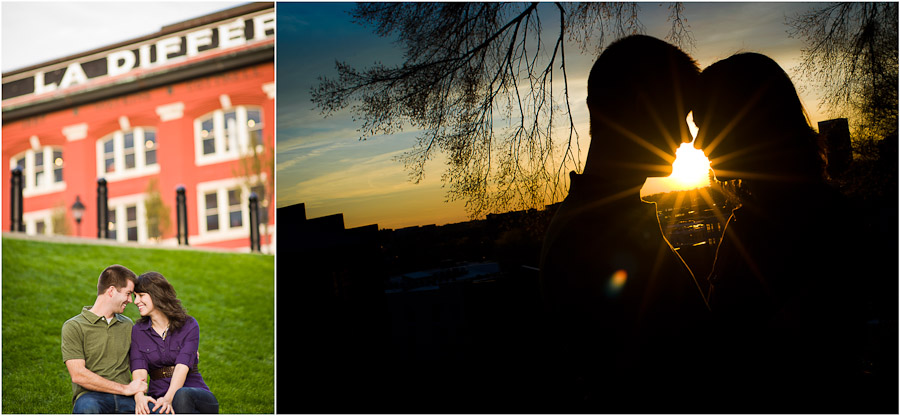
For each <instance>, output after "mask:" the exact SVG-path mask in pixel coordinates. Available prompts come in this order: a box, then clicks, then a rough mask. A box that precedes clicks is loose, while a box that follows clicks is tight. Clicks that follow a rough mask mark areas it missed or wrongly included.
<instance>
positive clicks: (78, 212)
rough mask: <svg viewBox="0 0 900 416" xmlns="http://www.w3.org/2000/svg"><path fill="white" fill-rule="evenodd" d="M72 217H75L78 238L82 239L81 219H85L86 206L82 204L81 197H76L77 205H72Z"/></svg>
mask: <svg viewBox="0 0 900 416" xmlns="http://www.w3.org/2000/svg"><path fill="white" fill-rule="evenodd" d="M72 216H73V217H75V228H76V230H77V233H76V236H78V237H81V219H82V218H83V217H84V204H82V203H81V197H80V196H78V195H75V203H74V204H72Z"/></svg>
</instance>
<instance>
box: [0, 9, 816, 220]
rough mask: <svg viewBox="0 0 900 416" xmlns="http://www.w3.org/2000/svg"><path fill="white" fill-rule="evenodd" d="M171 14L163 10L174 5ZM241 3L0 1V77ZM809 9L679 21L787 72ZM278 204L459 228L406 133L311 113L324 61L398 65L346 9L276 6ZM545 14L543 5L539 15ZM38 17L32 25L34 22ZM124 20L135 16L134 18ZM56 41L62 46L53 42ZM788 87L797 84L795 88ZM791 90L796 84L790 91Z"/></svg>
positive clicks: (580, 115)
mask: <svg viewBox="0 0 900 416" xmlns="http://www.w3.org/2000/svg"><path fill="white" fill-rule="evenodd" d="M176 4H177V5H178V7H172V6H173V5H176ZM238 4H242V3H241V2H177V3H175V2H121V3H84V2H64V3H51V2H10V1H4V2H3V3H2V9H0V10H2V51H3V52H2V68H3V70H12V69H17V68H22V67H25V66H28V65H33V64H36V63H41V62H46V61H49V60H52V59H56V58H60V57H63V56H67V55H70V54H74V53H78V52H83V51H86V50H89V49H92V48H96V47H100V46H104V45H109V44H112V43H116V42H119V41H122V40H127V39H131V38H135V37H138V36H142V35H146V34H149V33H153V32H155V31H157V30H159V28H160V27H161V26H163V25H166V24H171V23H175V22H179V21H183V20H186V19H189V18H191V17H196V16H200V15H203V14H207V13H212V12H214V11H218V10H222V9H225V8H228V7H233V6H235V5H238ZM667 6H668V4H661V3H642V4H641V14H640V18H641V21H642V23H643V25H644V27H645V33H646V34H647V35H650V36H656V37H659V38H662V37H664V36H665V34H666V32H667V31H668V24H667V22H666V18H667V16H668V13H667ZM811 6H812V4H810V3H687V4H686V7H685V14H686V16H687V19H688V21H687V23H688V24H689V25H690V30H691V31H692V32H693V35H694V38H695V40H696V45H695V46H694V48H693V49H692V50H690V51H688V52H689V53H690V54H691V55H692V56H693V57H694V58H695V59H696V60H697V61H698V62H699V64H700V66H701V68H702V67H706V66H708V65H710V64H712V63H713V62H715V61H716V60H719V59H722V58H725V57H728V56H729V55H731V54H733V53H735V52H741V51H747V52H760V53H764V54H767V55H769V56H771V57H772V58H774V59H775V60H776V61H777V62H779V63H780V64H781V65H782V67H783V68H785V69H786V70H787V71H788V73H789V74H791V75H793V72H792V71H791V69H792V68H793V67H794V66H796V64H797V63H798V60H799V56H800V49H801V48H802V46H803V45H802V42H801V41H800V40H799V39H792V38H790V37H788V34H787V29H788V28H787V26H786V25H785V17H786V16H791V15H794V14H796V13H798V12H801V11H804V10H806V9H807V8H809V7H811ZM276 7H277V14H278V21H277V47H276V51H277V56H276V67H277V71H278V72H277V79H276V83H277V88H278V90H277V98H276V102H277V108H278V110H277V111H278V113H277V114H276V117H277V132H276V134H277V148H278V156H277V168H276V181H277V182H276V185H277V206H278V207H283V206H287V205H293V204H297V203H301V202H303V203H305V204H306V209H307V216H308V217H319V216H324V215H330V214H336V213H343V214H344V220H345V224H346V225H347V226H348V227H353V226H359V225H366V224H378V225H379V227H382V228H400V227H405V226H411V225H424V224H445V223H449V222H458V221H465V220H466V219H467V217H466V212H465V209H464V206H463V203H462V202H460V201H457V202H452V203H447V202H444V201H445V200H446V199H447V195H446V190H445V189H444V188H442V187H441V185H442V183H441V181H440V177H441V174H442V173H443V172H444V169H445V166H444V163H443V160H441V158H440V157H437V158H435V159H433V160H431V161H430V162H431V163H430V165H429V167H428V169H427V172H426V177H425V180H424V181H423V182H422V183H420V184H418V185H415V184H412V183H410V182H409V181H408V176H407V172H406V171H405V170H404V169H403V166H402V165H401V164H400V163H399V162H396V161H394V160H393V158H394V157H395V156H397V155H400V154H401V153H403V152H404V151H405V150H407V149H408V148H409V147H410V146H411V145H412V143H413V141H414V138H415V137H416V135H417V132H415V131H405V132H404V133H402V134H396V135H392V136H378V137H373V138H370V139H369V140H367V141H359V140H358V138H359V135H360V134H359V132H358V131H357V128H358V127H359V125H360V124H359V123H358V122H355V121H354V120H353V119H352V116H351V113H350V111H343V112H339V113H336V114H333V115H331V116H329V117H327V118H326V117H323V116H322V115H321V114H320V113H319V112H318V111H317V110H315V109H314V108H313V104H312V102H311V101H310V99H309V98H310V95H309V90H310V88H311V87H313V86H314V85H316V83H317V78H318V77H319V76H333V75H334V74H335V70H334V63H335V61H346V62H349V63H350V64H352V65H354V66H355V67H357V68H360V69H362V68H365V67H368V66H370V65H371V64H373V63H375V62H382V63H385V64H394V63H398V62H400V59H401V58H402V54H403V51H402V50H401V49H399V48H397V47H395V45H394V44H393V43H392V40H391V39H383V38H379V37H377V36H375V35H373V34H372V33H371V30H370V29H369V28H366V27H363V26H360V25H358V24H355V23H353V22H351V20H350V17H349V15H348V14H347V12H348V11H349V10H351V9H352V8H353V3H344V2H337V3H284V2H280V3H278V4H277V6H276ZM547 7H552V5H548V6H547ZM36 16H39V17H40V18H39V19H38V18H35V17H36ZM133 16H141V18H140V19H134V18H132V17H133ZM62 38H64V39H65V41H61V40H60V39H62ZM579 52H580V49H579V48H578V47H576V46H574V45H570V46H568V47H567V59H568V61H569V62H568V77H569V78H568V79H569V86H570V89H571V90H572V91H573V97H572V103H573V108H572V111H573V117H574V118H575V122H576V128H577V130H578V133H579V136H580V138H581V149H582V152H581V159H582V162H583V161H584V157H585V156H586V154H587V149H588V148H589V146H590V137H589V135H588V129H587V108H586V106H585V105H584V104H583V103H584V94H585V86H586V77H587V72H588V69H589V68H590V65H591V64H592V63H593V60H594V56H589V55H579ZM795 82H797V80H796V78H795ZM799 85H800V84H798V86H799ZM802 98H803V100H804V103H805V104H806V108H807V111H808V112H809V114H810V117H811V119H812V121H813V124H814V126H815V122H817V121H820V120H823V119H825V117H824V116H823V115H821V114H820V112H819V111H818V100H817V97H815V96H814V95H810V94H803V95H802ZM663 190H665V188H664V186H662V180H659V179H656V180H651V181H648V185H647V186H646V187H645V193H653V192H657V191H663Z"/></svg>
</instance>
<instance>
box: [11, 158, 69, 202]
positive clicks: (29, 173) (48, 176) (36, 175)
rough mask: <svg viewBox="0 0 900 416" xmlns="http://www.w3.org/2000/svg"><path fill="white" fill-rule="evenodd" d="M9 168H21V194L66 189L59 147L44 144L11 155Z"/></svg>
mask: <svg viewBox="0 0 900 416" xmlns="http://www.w3.org/2000/svg"><path fill="white" fill-rule="evenodd" d="M9 165H10V166H9V168H10V169H13V168H15V167H16V166H19V167H20V168H22V179H23V180H24V184H23V185H24V186H23V188H22V195H23V196H26V197H27V196H33V195H42V194H47V193H53V192H60V191H64V190H65V189H66V183H65V181H64V179H63V168H64V165H65V163H64V161H63V151H62V148H61V147H55V146H44V147H42V148H39V149H37V150H34V149H29V150H26V151H24V152H22V153H19V154H17V155H15V156H13V157H12V158H11V159H10V162H9Z"/></svg>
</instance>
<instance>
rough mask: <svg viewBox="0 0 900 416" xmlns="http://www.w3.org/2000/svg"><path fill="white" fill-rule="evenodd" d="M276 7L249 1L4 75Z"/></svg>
mask: <svg viewBox="0 0 900 416" xmlns="http://www.w3.org/2000/svg"><path fill="white" fill-rule="evenodd" d="M274 7H275V3H274V2H255V3H248V4H244V5H240V6H237V7H232V8H230V9H226V10H222V11H218V12H215V13H211V14H208V15H204V16H200V17H196V18H193V19H188V20H185V21H183V22H179V23H173V24H170V25H166V26H163V27H162V28H161V29H160V30H159V31H157V32H154V33H151V34H149V35H145V36H141V37H139V38H134V39H129V40H125V41H122V42H117V43H114V44H111V45H107V46H101V47H99V48H95V49H91V50H89V51H85V52H79V53H76V54H74V55H69V56H64V57H62V58H58V59H54V60H52V61H47V62H41V63H38V64H35V65H31V66H27V67H25V68H21V69H16V70H13V71H6V72H4V73H3V77H4V78H6V77H8V76H12V75H16V74H20V73H24V72H28V71H33V70H36V69H39V68H43V67H47V66H52V65H56V64H59V63H63V62H66V61H71V60H76V59H78V58H82V57H85V56H91V55H94V54H97V53H100V52H103V51H106V50H112V49H116V48H120V47H123V46H128V45H132V44H135V43H140V42H144V41H147V40H150V39H154V38H158V37H162V36H165V35H168V34H171V33H176V32H179V31H182V30H185V29H190V28H192V27H197V26H203V25H206V24H209V23H214V22H218V21H222V20H228V19H230V18H233V17H237V16H241V15H244V14H247V13H252V12H256V11H259V10H265V9H269V8H274Z"/></svg>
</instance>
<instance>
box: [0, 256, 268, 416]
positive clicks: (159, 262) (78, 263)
mask: <svg viewBox="0 0 900 416" xmlns="http://www.w3.org/2000/svg"><path fill="white" fill-rule="evenodd" d="M110 264H121V265H124V266H126V267H128V268H130V269H131V270H133V271H134V272H135V273H137V274H140V273H143V272H146V271H151V270H152V271H157V272H160V273H162V274H163V275H164V276H166V278H167V279H168V280H169V281H170V282H171V283H172V285H173V286H174V287H175V290H176V291H177V292H178V298H179V299H181V301H182V303H183V304H184V306H185V308H186V309H187V311H188V314H189V315H192V316H194V317H195V318H196V319H197V322H199V323H200V371H201V373H202V374H203V378H204V379H205V381H206V383H207V384H208V385H209V387H210V389H211V390H212V392H213V393H214V394H215V395H216V398H217V399H218V401H219V411H220V412H221V413H274V411H275V398H274V396H275V394H274V392H275V386H274V380H275V310H274V307H275V270H274V258H273V257H272V256H264V255H256V254H230V253H208V252H200V251H187V250H163V249H143V248H141V249H138V248H131V247H115V246H103V245H80V244H59V243H47V242H37V241H28V240H17V239H9V238H4V239H3V279H2V280H3V292H2V295H3V307H2V309H3V319H2V323H3V325H2V332H3V412H4V413H71V411H72V397H71V395H72V388H71V381H70V379H69V375H68V372H67V371H66V366H65V364H64V363H63V362H62V354H61V351H60V330H61V328H62V324H63V322H65V320H66V319H68V318H71V317H72V316H75V315H77V314H79V313H80V312H81V308H82V307H83V306H86V305H92V304H93V303H94V299H95V298H96V295H97V292H96V290H97V289H96V287H97V277H98V276H99V275H100V272H101V271H103V269H104V268H105V267H106V266H108V265H110ZM125 314H126V315H128V316H129V317H131V318H132V319H133V320H137V318H139V317H140V315H139V314H138V311H137V308H136V307H135V306H134V304H129V305H128V307H127V308H126V309H125Z"/></svg>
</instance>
